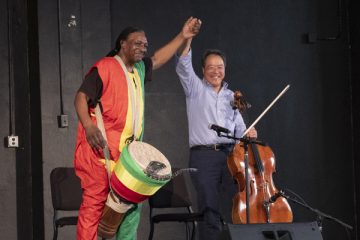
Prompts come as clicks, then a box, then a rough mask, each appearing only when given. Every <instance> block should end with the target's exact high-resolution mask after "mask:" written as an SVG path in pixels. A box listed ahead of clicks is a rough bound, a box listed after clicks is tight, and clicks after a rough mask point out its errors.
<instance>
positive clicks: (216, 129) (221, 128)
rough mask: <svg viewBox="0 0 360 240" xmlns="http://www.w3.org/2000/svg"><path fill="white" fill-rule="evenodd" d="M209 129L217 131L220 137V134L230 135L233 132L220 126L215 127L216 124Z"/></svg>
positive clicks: (210, 125)
mask: <svg viewBox="0 0 360 240" xmlns="http://www.w3.org/2000/svg"><path fill="white" fill-rule="evenodd" d="M209 129H212V130H214V131H216V132H217V134H218V135H219V134H220V133H226V134H229V133H230V132H231V131H230V130H229V129H227V128H224V127H220V126H218V125H215V124H209Z"/></svg>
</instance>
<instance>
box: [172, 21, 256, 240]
mask: <svg viewBox="0 0 360 240" xmlns="http://www.w3.org/2000/svg"><path fill="white" fill-rule="evenodd" d="M199 24H201V22H200V21H199ZM191 41H192V39H189V40H187V41H186V43H185V44H184V46H183V48H182V49H181V50H180V51H179V55H180V56H179V57H177V63H176V73H177V74H178V76H179V78H180V82H181V84H182V86H183V88H184V91H185V95H186V106H187V117H188V125H189V145H190V161H189V166H190V167H192V168H197V169H198V171H197V172H196V173H195V174H193V175H192V180H193V183H194V185H195V188H196V190H197V200H198V208H199V211H204V222H203V223H200V229H199V232H200V240H211V239H219V236H220V233H221V231H222V225H221V217H220V216H221V215H222V214H221V213H220V205H224V206H226V207H227V210H226V211H225V214H226V215H228V216H230V214H231V206H232V201H231V198H232V196H234V195H235V192H236V185H235V183H234V181H233V180H232V177H231V176H230V172H229V170H228V169H227V156H228V154H229V153H230V151H231V150H232V148H233V146H234V144H235V142H234V140H232V139H228V138H224V137H219V136H218V135H217V133H216V132H215V131H213V130H211V129H209V126H210V125H211V124H216V125H219V126H222V127H224V128H226V129H229V130H230V131H231V133H233V135H234V136H235V137H242V134H243V133H244V132H245V130H246V126H245V123H244V120H243V118H242V116H241V114H240V113H239V111H238V110H234V109H233V108H232V106H231V104H230V102H231V101H233V100H234V93H233V91H231V90H230V89H228V84H227V83H226V82H224V81H223V80H224V78H225V67H226V58H225V55H224V54H223V53H222V52H221V51H219V50H207V51H206V52H205V54H204V56H203V59H202V70H203V79H200V78H199V77H198V76H197V75H196V74H195V72H194V69H193V66H192V60H191V55H192V52H191V49H190V47H191ZM247 136H248V137H252V138H256V137H257V132H256V130H255V129H254V128H253V129H251V130H250V131H249V133H248V135H247ZM222 187H223V188H224V189H225V193H227V194H222V191H221V188H222ZM227 218H229V217H227ZM226 220H228V219H226Z"/></svg>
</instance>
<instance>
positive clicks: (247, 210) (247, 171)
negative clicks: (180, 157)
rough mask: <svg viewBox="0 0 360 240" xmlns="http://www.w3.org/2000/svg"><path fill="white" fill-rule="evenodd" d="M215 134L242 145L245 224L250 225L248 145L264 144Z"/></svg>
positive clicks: (218, 132)
mask: <svg viewBox="0 0 360 240" xmlns="http://www.w3.org/2000/svg"><path fill="white" fill-rule="evenodd" d="M217 134H218V136H219V137H226V138H229V139H234V140H238V141H240V142H243V143H244V165H245V184H246V188H245V196H246V224H249V223H250V207H249V203H250V192H249V188H250V186H249V185H250V179H249V153H248V144H250V143H257V144H261V145H265V144H264V143H263V142H260V141H256V140H250V139H247V138H237V137H234V136H230V135H224V134H220V131H217Z"/></svg>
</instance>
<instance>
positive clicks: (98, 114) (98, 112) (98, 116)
mask: <svg viewBox="0 0 360 240" xmlns="http://www.w3.org/2000/svg"><path fill="white" fill-rule="evenodd" d="M95 117H96V123H97V125H98V128H99V129H100V132H101V134H102V135H103V137H104V139H105V141H106V142H107V137H106V132H105V127H104V120H103V117H102V114H101V110H100V106H99V104H97V105H96V107H95ZM103 152H104V157H105V167H106V171H107V175H108V181H109V188H110V192H112V188H111V184H110V177H111V170H110V151H109V147H108V146H107V145H106V146H105V147H104V148H103Z"/></svg>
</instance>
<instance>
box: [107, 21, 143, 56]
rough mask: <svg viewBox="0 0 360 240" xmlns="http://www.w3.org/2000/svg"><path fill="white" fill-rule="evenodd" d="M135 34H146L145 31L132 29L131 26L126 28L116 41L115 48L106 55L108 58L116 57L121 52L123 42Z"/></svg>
mask: <svg viewBox="0 0 360 240" xmlns="http://www.w3.org/2000/svg"><path fill="white" fill-rule="evenodd" d="M134 32H144V30H142V29H140V28H137V27H131V26H130V27H126V28H125V29H124V30H122V31H121V33H120V34H119V36H118V37H117V39H116V41H115V47H114V48H113V49H112V50H111V51H110V52H109V53H108V54H106V56H107V57H113V56H115V55H116V54H117V53H118V52H119V51H120V48H121V41H124V40H126V39H127V38H128V36H129V35H130V34H131V33H134Z"/></svg>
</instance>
